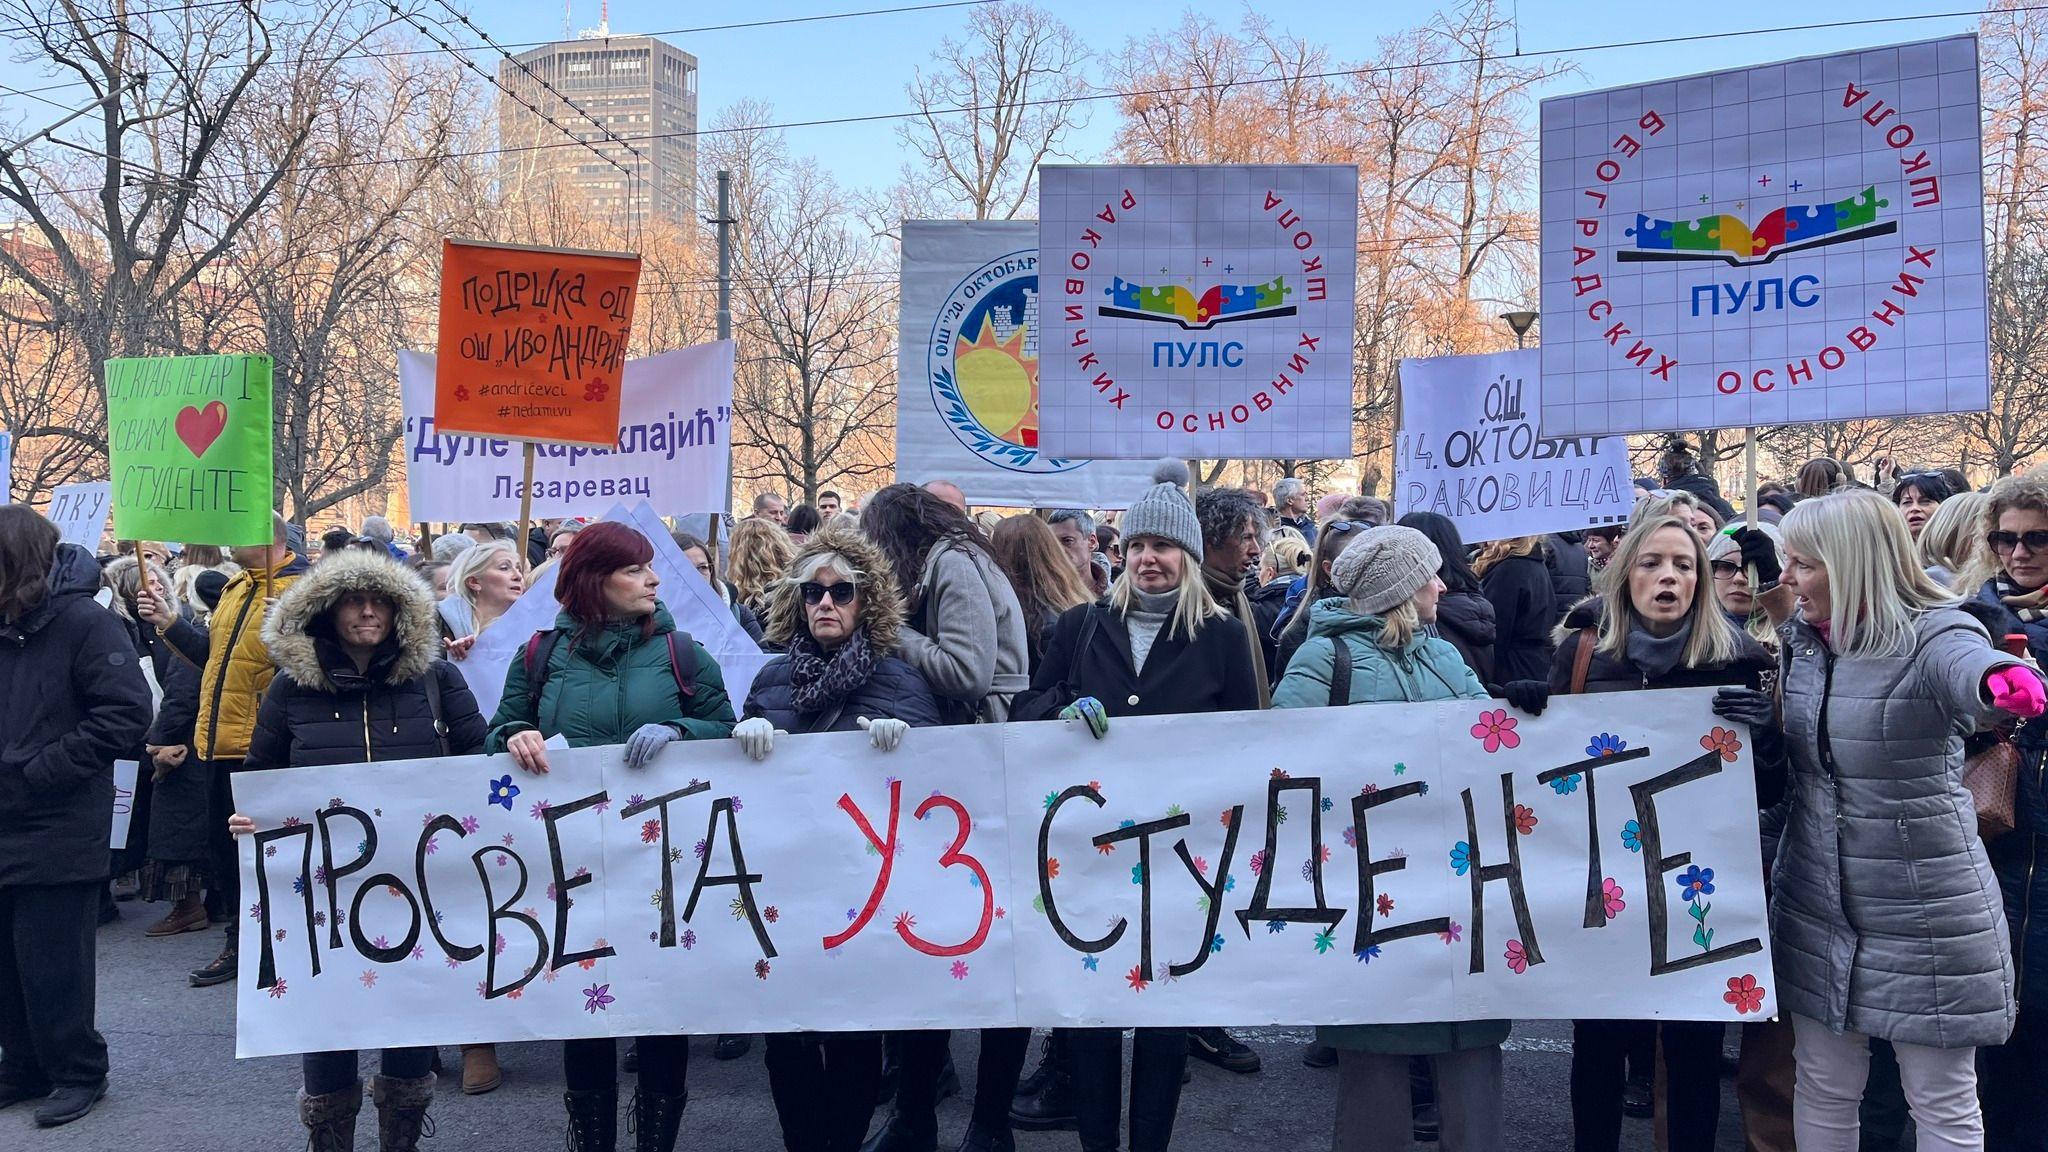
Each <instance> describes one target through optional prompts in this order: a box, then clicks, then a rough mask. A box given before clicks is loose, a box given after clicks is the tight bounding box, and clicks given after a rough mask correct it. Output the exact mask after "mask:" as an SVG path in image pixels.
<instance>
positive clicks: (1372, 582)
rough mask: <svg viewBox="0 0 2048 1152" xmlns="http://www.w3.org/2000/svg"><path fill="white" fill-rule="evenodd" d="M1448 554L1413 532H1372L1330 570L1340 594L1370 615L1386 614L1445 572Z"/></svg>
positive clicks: (1396, 528)
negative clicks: (1439, 570)
mask: <svg viewBox="0 0 2048 1152" xmlns="http://www.w3.org/2000/svg"><path fill="white" fill-rule="evenodd" d="M1443 563H1444V557H1443V553H1441V552H1438V551H1437V550H1436V545H1434V544H1432V543H1430V542H1429V537H1427V536H1424V535H1423V534H1422V533H1420V532H1417V531H1416V530H1415V529H1413V528H1403V527H1401V526H1400V525H1398V524H1386V525H1382V526H1380V527H1378V528H1368V529H1366V530H1365V531H1363V532H1360V533H1359V534H1358V539H1356V540H1353V541H1352V542H1351V543H1350V544H1348V545H1346V546H1345V548H1344V551H1342V552H1340V553H1338V554H1337V559H1336V560H1335V561H1333V562H1332V563H1331V564H1330V578H1331V580H1332V581H1333V582H1334V583H1335V584H1336V585H1337V591H1339V592H1342V593H1343V594H1344V595H1345V596H1347V597H1350V599H1351V603H1352V606H1353V607H1355V608H1358V609H1359V610H1361V611H1365V612H1386V611H1389V610H1391V609H1394V608H1398V607H1400V606H1401V605H1403V604H1406V603H1407V602H1408V601H1410V600H1412V599H1414V598H1415V594H1416V593H1417V592H1420V591H1421V590H1422V589H1423V587H1424V586H1425V585H1427V584H1428V583H1429V582H1430V581H1431V580H1434V579H1436V573H1437V569H1438V568H1441V567H1443Z"/></svg>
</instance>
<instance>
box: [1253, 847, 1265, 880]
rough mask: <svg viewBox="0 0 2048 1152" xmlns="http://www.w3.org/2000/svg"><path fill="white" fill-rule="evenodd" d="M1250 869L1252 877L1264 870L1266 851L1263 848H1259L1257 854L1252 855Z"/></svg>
mask: <svg viewBox="0 0 2048 1152" xmlns="http://www.w3.org/2000/svg"><path fill="white" fill-rule="evenodd" d="M1251 869H1252V875H1254V876H1257V875H1259V874H1260V873H1262V872H1264V871H1265V870H1266V850H1265V849H1264V848H1261V849H1259V850H1258V851H1257V852H1254V853H1252V858H1251Z"/></svg>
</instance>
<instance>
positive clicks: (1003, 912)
mask: <svg viewBox="0 0 2048 1152" xmlns="http://www.w3.org/2000/svg"><path fill="white" fill-rule="evenodd" d="M1009 915H1010V910H1009V909H1008V908H1005V907H1003V906H1002V905H1001V904H998V905H996V919H998V920H1004V919H1008V918H1009Z"/></svg>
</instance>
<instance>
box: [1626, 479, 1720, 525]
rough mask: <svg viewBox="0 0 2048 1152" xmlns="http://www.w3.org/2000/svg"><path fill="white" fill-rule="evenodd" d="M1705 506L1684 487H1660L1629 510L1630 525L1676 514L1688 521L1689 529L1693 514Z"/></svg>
mask: <svg viewBox="0 0 2048 1152" xmlns="http://www.w3.org/2000/svg"><path fill="white" fill-rule="evenodd" d="M1703 507H1705V505H1703V504H1701V503H1700V501H1699V498H1698V497H1696V496H1694V495H1693V494H1692V493H1690V492H1687V491H1685V490H1683V489H1668V490H1667V489H1661V488H1660V489H1658V490H1657V491H1655V492H1653V493H1651V494H1650V495H1648V496H1645V497H1643V498H1642V499H1641V500H1638V501H1636V505H1635V507H1634V508H1632V509H1630V510H1629V514H1628V526H1629V527H1631V528H1633V527H1635V526H1636V525H1638V524H1640V523H1642V522H1643V521H1645V520H1655V519H1658V518H1659V517H1663V516H1676V517H1677V518H1678V519H1680V520H1684V521H1686V527H1687V528H1688V529H1689V528H1691V527H1692V523H1691V521H1692V514H1693V513H1694V512H1696V511H1698V510H1699V509H1700V508H1703Z"/></svg>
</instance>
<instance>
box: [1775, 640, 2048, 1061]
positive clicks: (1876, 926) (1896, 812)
mask: <svg viewBox="0 0 2048 1152" xmlns="http://www.w3.org/2000/svg"><path fill="white" fill-rule="evenodd" d="M1915 631H1916V641H1915V647H1914V650H1913V651H1912V653H1910V654H1908V655H1902V656H1897V657H1882V658H1880V657H1839V656H1836V655H1834V654H1833V653H1832V652H1830V651H1829V650H1828V648H1827V646H1826V645H1825V644H1823V643H1822V642H1821V639H1820V636H1819V634H1818V633H1816V632H1815V631H1814V630H1813V628H1812V627H1811V626H1810V625H1808V624H1807V623H1806V622H1805V620H1803V619H1794V620H1793V621H1791V622H1790V623H1788V624H1787V625H1786V626H1785V627H1784V629H1783V630H1782V635H1783V639H1784V650H1785V653H1786V671H1785V675H1784V679H1783V684H1784V698H1785V742H1786V745H1787V747H1788V750H1789V752H1790V754H1791V760H1792V779H1791V784H1790V789H1789V795H1788V797H1787V801H1786V803H1787V805H1788V806H1789V807H1788V811H1787V816H1786V825H1785V834H1784V839H1783V840H1782V841H1781V842H1780V843H1779V846H1778V862H1777V867H1776V869H1775V871H1774V872H1773V875H1772V887H1773V891H1774V895H1775V901H1774V903H1773V904H1772V906H1771V935H1772V938H1773V945H1774V947H1775V960H1776V967H1777V975H1778V999H1779V1003H1780V1004H1782V1005H1783V1006H1784V1008H1785V1010H1786V1011H1788V1012H1796V1013H1798V1014H1799V1015H1801V1016H1805V1017H1808V1018H1810V1019H1813V1020H1817V1021H1820V1022H1821V1023H1823V1024H1826V1025H1827V1026H1828V1027H1829V1028H1831V1029H1834V1030H1835V1031H1837V1032H1842V1031H1849V1032H1860V1033H1863V1034H1865V1035H1869V1036H1877V1037H1880V1038H1883V1039H1886V1040H1893V1041H1902V1042H1905V1043H1910V1044H1925V1045H1929V1046H1932V1047H1936V1048H1969V1047H1975V1046H1980V1045H1988V1044H2000V1043H2003V1042H2004V1041H2005V1039H2006V1036H2007V1035H2008V1034H2009V1033H2011V1031H2012V1026H2013V1015H2014V1011H2015V1009H2014V1004H2013V966H2012V951H2011V947H2010V937H2009V936H2008V935H2007V933H2006V925H2005V909H2004V904H2003V901H2002V900H2001V899H2000V897H1999V891H1998V882H1997V880H1996V879H1995V878H1994V876H1993V874H1992V871H1991V864H1990V861H1989V860H1987V859H1986V857H1985V855H1984V845H1983V844H1982V843H1980V842H1979V841H1978V839H1977V813H1976V809H1975V807H1974V806H1973V805H1972V804H1971V802H1970V795H1969V793H1968V792H1967V791H1965V790H1964V788H1963V785H1962V775H1963V736H1964V735H1965V734H1967V733H1968V732H1970V731H1971V730H1972V729H1973V728H1974V727H1975V726H1976V725H1978V724H1980V723H1983V724H1987V725H1988V724H1990V723H1992V722H1996V721H1998V720H2001V719H2009V717H2006V715H2005V714H2004V713H2003V712H2000V711H1999V710H1997V709H1995V708H1993V707H1992V706H1991V705H1990V703H1988V702H1987V701H1985V700H1984V699H1983V698H1982V695H1981V692H1980V685H1981V684H1982V683H1983V680H1984V675H1985V673H1987V672H1989V671H1991V670H1992V669H1994V668H1997V667H2000V666H2001V665H2005V664H2011V663H2016V661H2014V660H2013V659H2012V658H2011V657H2009V656H2007V655H2005V654H2003V653H2001V652H1999V651H1998V650H1997V649H1995V648H1993V647H1992V646H1991V641H1990V637H1989V636H1988V635H1987V634H1986V633H1985V631H1984V629H1983V627H1982V626H1980V625H1979V624H1978V623H1977V622H1976V620H1974V619H1972V618H1971V617H1969V616H1967V615H1965V614H1963V613H1961V612H1958V611H1954V610H1952V609H1938V610H1935V611H1931V612H1927V613H1925V614H1924V615H1922V616H1921V618H1920V620H1919V622H1918V624H1917V625H1916V629H1915Z"/></svg>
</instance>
